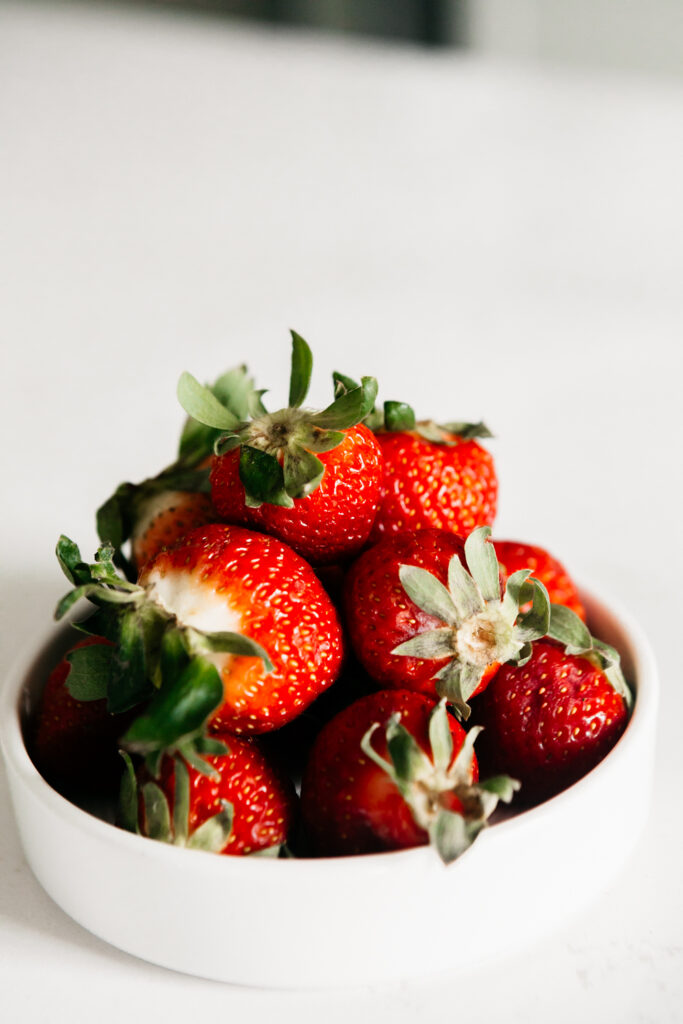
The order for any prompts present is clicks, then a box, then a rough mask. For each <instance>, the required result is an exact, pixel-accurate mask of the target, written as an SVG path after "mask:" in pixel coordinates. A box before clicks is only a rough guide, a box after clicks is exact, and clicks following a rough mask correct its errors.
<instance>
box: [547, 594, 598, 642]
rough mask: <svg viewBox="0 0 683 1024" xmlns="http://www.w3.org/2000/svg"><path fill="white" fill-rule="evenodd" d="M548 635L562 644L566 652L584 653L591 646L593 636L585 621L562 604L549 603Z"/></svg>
mask: <svg viewBox="0 0 683 1024" xmlns="http://www.w3.org/2000/svg"><path fill="white" fill-rule="evenodd" d="M548 636H549V637H552V639H553V640H558V641H559V642H560V643H561V644H564V648H565V651H566V653H567V654H584V653H585V652H586V651H590V650H591V648H592V647H593V638H592V637H591V634H590V630H589V629H588V626H587V625H586V623H585V622H583V621H582V620H581V619H580V618H579V616H578V615H577V614H576V613H575V612H573V611H572V610H571V608H567V607H566V606H565V605H563V604H551V605H550V624H549V626H548Z"/></svg>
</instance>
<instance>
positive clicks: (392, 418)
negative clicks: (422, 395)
mask: <svg viewBox="0 0 683 1024" xmlns="http://www.w3.org/2000/svg"><path fill="white" fill-rule="evenodd" d="M384 426H385V427H386V429H387V430H414V429H415V413H414V412H413V410H412V408H411V407H410V406H409V405H407V404H406V403H405V402H385V403H384Z"/></svg>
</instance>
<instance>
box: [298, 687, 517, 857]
mask: <svg viewBox="0 0 683 1024" xmlns="http://www.w3.org/2000/svg"><path fill="white" fill-rule="evenodd" d="M477 731H478V730H472V731H471V732H470V733H465V731H464V730H463V729H462V727H461V726H460V725H458V723H457V722H456V721H455V719H454V718H452V717H451V716H450V715H448V713H447V712H446V709H445V706H444V705H443V703H442V704H435V703H434V701H431V700H429V699H428V698H426V697H423V696H422V695H421V694H416V693H412V692H410V691H407V690H391V691H383V692H380V693H373V694H370V695H369V696H367V697H362V698H361V699H360V700H358V701H356V702H355V703H354V704H352V705H350V707H348V708H346V709H345V710H344V711H342V712H340V714H338V715H337V716H336V717H335V718H333V719H332V721H331V722H329V723H328V724H327V725H326V726H325V727H324V728H323V730H322V732H321V733H320V734H319V736H318V738H317V740H316V742H315V745H314V747H313V751H312V753H311V757H310V759H309V762H308V765H307V768H306V772H305V775H304V779H303V782H302V788H301V811H302V817H303V822H304V827H305V830H306V833H307V836H308V839H309V840H310V842H311V843H312V846H313V849H314V851H315V852H316V853H318V854H321V855H323V856H335V855H339V854H357V853H374V852H377V851H380V850H400V849H405V848H407V847H412V846H422V845H425V844H426V843H428V842H432V843H433V844H434V845H435V846H436V847H437V850H438V852H439V854H440V856H441V857H442V859H443V860H445V861H446V862H448V861H451V860H454V859H455V857H457V856H459V854H461V853H462V852H463V851H464V850H465V849H466V848H467V846H469V845H470V843H472V842H473V840H474V839H475V838H476V835H477V834H478V833H479V832H480V831H481V829H482V828H483V826H484V825H485V822H486V818H487V817H488V816H489V814H490V813H491V811H492V810H493V808H494V807H495V805H496V802H497V799H498V798H499V797H500V798H502V799H506V800H509V799H510V798H511V796H512V792H513V790H514V788H515V784H514V783H513V782H512V781H511V780H509V779H496V780H490V782H489V783H485V784H483V785H480V786H478V785H476V783H477V779H478V768H477V760H476V757H475V755H474V750H473V744H474V739H475V737H476V733H477Z"/></svg>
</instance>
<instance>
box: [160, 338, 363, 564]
mask: <svg viewBox="0 0 683 1024" xmlns="http://www.w3.org/2000/svg"><path fill="white" fill-rule="evenodd" d="M292 340H293V347H292V374H291V381H290V389H289V406H288V407H286V408H284V409H280V410H279V411H278V412H274V413H268V412H267V411H266V410H265V408H264V407H263V405H262V403H261V402H260V400H259V403H258V406H254V405H253V403H252V410H251V411H252V414H253V415H254V419H252V420H251V421H250V422H245V421H243V420H240V419H238V418H237V416H235V415H234V414H233V412H232V411H231V410H229V409H227V408H225V407H224V405H222V404H221V403H220V402H219V401H218V400H217V399H216V396H215V395H214V394H212V393H211V391H210V390H209V389H207V388H203V387H202V386H201V385H200V384H199V383H198V382H197V381H196V380H195V379H194V377H192V376H191V375H190V374H183V376H182V377H181V379H180V382H179V385H178V394H179V397H180V400H181V402H182V404H183V406H184V408H185V410H186V411H187V412H188V413H189V414H190V415H191V416H192V417H194V418H195V420H197V421H199V422H201V423H204V424H206V425H208V426H209V427H212V428H216V427H221V428H223V429H224V431H225V433H224V434H223V436H222V437H221V438H219V440H218V441H217V443H216V452H217V456H216V459H215V460H214V464H213V469H212V471H211V496H212V501H213V503H214V505H215V507H216V509H217V510H218V512H219V513H220V515H221V517H222V518H224V519H226V520H228V521H229V522H235V523H240V524H243V525H246V526H254V527H258V528H259V529H262V530H265V531H267V532H268V533H272V534H274V535H275V536H277V537H279V538H280V539H281V540H284V541H286V543H288V544H289V545H290V546H291V547H293V548H294V549H295V550H296V551H298V552H299V553H300V554H302V555H304V557H305V558H307V559H308V560H309V561H310V562H312V563H315V564H316V565H322V564H331V563H334V562H336V561H338V560H340V559H347V558H350V557H352V556H353V555H355V554H356V553H357V552H358V551H359V550H360V548H361V547H362V545H363V544H364V543H365V541H366V540H367V538H368V536H369V533H370V529H371V527H372V523H373V521H374V518H375V513H376V511H377V503H378V499H379V488H380V482H381V476H382V456H381V451H380V447H379V444H378V443H377V440H376V439H375V437H374V435H373V433H372V432H371V431H370V430H368V429H367V427H365V426H363V425H362V424H361V422H360V421H361V420H362V419H363V418H364V417H365V416H366V415H367V413H368V412H369V410H370V409H371V407H372V404H373V402H374V398H375V395H376V393H377V382H376V381H375V380H374V378H372V377H364V378H363V380H362V382H361V384H360V385H359V386H358V387H356V388H353V389H352V390H350V391H346V392H344V393H343V394H340V395H339V396H338V397H337V398H336V400H335V401H334V402H333V403H332V405H330V406H329V407H328V408H327V409H325V410H324V411H323V412H311V411H309V410H305V409H302V408H301V405H302V403H303V401H304V399H305V397H306V394H307V392H308V385H309V382H310V375H311V368H312V356H311V351H310V349H309V347H308V345H307V344H306V342H305V341H304V340H303V338H301V337H300V336H299V335H298V334H296V333H295V332H294V331H293V332H292Z"/></svg>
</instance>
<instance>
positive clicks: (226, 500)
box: [211, 424, 382, 565]
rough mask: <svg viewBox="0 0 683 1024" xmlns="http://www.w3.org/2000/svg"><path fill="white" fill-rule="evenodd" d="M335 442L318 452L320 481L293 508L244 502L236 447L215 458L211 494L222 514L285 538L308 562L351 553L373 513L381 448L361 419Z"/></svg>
mask: <svg viewBox="0 0 683 1024" xmlns="http://www.w3.org/2000/svg"><path fill="white" fill-rule="evenodd" d="M344 433H345V435H346V436H345V438H344V440H343V441H342V442H341V444H339V445H338V446H337V447H336V448H333V449H332V450H331V451H329V452H325V453H323V454H321V455H319V458H320V461H321V462H322V463H323V464H324V466H325V472H324V474H323V478H322V481H321V483H320V485H319V486H318V487H317V488H316V489H315V490H314V491H312V492H311V494H309V495H307V496H306V497H305V498H295V499H294V507H293V508H282V507H280V506H278V505H270V504H267V503H266V504H263V505H261V506H260V507H259V508H248V507H247V506H246V505H245V501H244V487H243V486H242V482H241V480H240V478H239V452H238V451H232V452H228V453H227V454H226V455H221V456H218V457H217V458H215V459H214V463H213V468H212V471H211V497H212V501H213V504H214V505H215V507H216V509H217V510H218V512H219V514H220V516H221V518H223V519H225V520H226V521H227V522H230V523H239V524H242V525H244V526H250V527H253V528H254V529H258V530H263V531H265V532H266V533H270V534H273V535H274V536H276V537H279V538H280V540H283V541H285V542H286V543H287V544H289V545H290V546H291V547H292V548H294V550H295V551H298V552H299V554H300V555H303V557H304V558H306V559H307V560H308V561H309V562H311V564H313V565H330V564H332V563H334V562H338V561H340V560H347V559H349V558H352V557H353V556H354V555H355V554H356V553H357V552H358V551H359V550H360V549H361V548H362V546H363V545H364V544H365V542H366V541H367V539H368V536H369V534H370V530H371V527H372V524H373V522H374V519H375V513H376V511H377V505H378V502H379V491H380V484H381V480H382V453H381V449H380V446H379V444H378V442H377V440H376V438H375V436H374V434H373V433H372V432H371V431H370V430H368V429H367V427H365V426H364V425H363V424H358V425H356V426H355V427H350V428H349V429H348V430H346V431H345V432H344Z"/></svg>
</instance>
